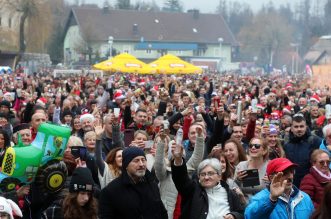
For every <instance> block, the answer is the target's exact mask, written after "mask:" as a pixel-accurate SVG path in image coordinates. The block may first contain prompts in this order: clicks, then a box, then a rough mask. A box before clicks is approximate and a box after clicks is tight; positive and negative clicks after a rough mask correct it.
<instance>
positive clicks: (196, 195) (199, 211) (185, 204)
mask: <svg viewBox="0 0 331 219" xmlns="http://www.w3.org/2000/svg"><path fill="white" fill-rule="evenodd" d="M171 171H172V180H173V181H174V183H175V185H176V188H177V190H178V192H179V193H180V194H181V197H182V213H181V216H180V218H181V219H206V218H207V216H208V211H209V205H208V196H207V192H206V190H205V188H203V187H202V186H201V185H200V183H198V182H197V181H195V180H191V179H189V177H188V173H187V168H186V164H185V162H184V161H183V164H182V165H181V166H175V165H174V163H173V162H172V165H171ZM220 184H221V186H222V187H223V188H224V189H225V190H226V192H227V198H228V202H229V207H230V214H232V215H233V216H234V217H235V218H236V219H241V218H243V215H242V213H243V211H244V207H243V206H242V205H241V203H240V200H239V197H238V196H237V194H236V193H235V192H234V191H232V190H230V189H229V186H228V184H227V183H226V182H223V181H221V182H220ZM221 216H222V215H220V218H222V217H221Z"/></svg>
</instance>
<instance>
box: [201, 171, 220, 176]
mask: <svg viewBox="0 0 331 219" xmlns="http://www.w3.org/2000/svg"><path fill="white" fill-rule="evenodd" d="M215 174H217V173H216V172H207V173H200V174H199V176H200V177H206V176H208V177H212V176H214V175H215Z"/></svg>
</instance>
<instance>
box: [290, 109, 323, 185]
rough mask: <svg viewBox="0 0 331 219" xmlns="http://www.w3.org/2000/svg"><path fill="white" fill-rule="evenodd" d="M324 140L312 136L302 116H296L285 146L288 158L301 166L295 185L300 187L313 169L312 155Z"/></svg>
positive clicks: (297, 170) (297, 171)
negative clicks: (303, 179) (301, 182)
mask: <svg viewBox="0 0 331 219" xmlns="http://www.w3.org/2000/svg"><path fill="white" fill-rule="evenodd" d="M321 141H322V139H321V138H319V137H318V136H315V135H312V134H311V132H310V130H309V128H308V127H307V124H306V120H305V118H304V116H303V115H302V114H295V115H294V116H293V122H292V125H291V130H290V136H289V141H288V142H286V143H285V145H284V151H285V155H286V157H287V158H288V159H289V160H290V161H292V162H294V163H296V164H298V165H299V167H298V168H297V169H296V172H295V175H294V185H296V186H297V187H299V185H300V181H301V180H302V178H303V177H304V176H305V175H306V174H307V173H309V169H310V167H311V164H310V154H311V153H312V151H313V150H315V149H318V148H319V146H320V145H321Z"/></svg>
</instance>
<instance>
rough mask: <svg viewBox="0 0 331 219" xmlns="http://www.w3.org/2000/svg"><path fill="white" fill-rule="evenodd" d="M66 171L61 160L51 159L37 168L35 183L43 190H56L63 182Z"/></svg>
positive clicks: (51, 191) (61, 186) (60, 187)
mask: <svg viewBox="0 0 331 219" xmlns="http://www.w3.org/2000/svg"><path fill="white" fill-rule="evenodd" d="M67 172H68V171H67V167H66V165H65V163H64V162H63V161H56V160H53V161H51V162H49V163H47V164H46V165H45V166H43V167H42V168H40V169H39V172H38V173H37V176H36V179H35V180H36V184H37V186H38V187H39V188H40V189H42V190H44V192H50V193H54V192H58V191H59V190H61V189H62V188H63V186H64V184H65V181H66V178H67Z"/></svg>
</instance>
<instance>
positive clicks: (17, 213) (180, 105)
mask: <svg viewBox="0 0 331 219" xmlns="http://www.w3.org/2000/svg"><path fill="white" fill-rule="evenodd" d="M0 80H1V90H0V126H1V129H0V162H1V163H2V162H3V159H4V156H5V153H6V150H7V149H8V148H9V147H15V145H17V144H18V142H19V141H21V142H22V143H23V144H24V145H30V144H31V142H32V141H33V140H34V138H35V137H36V134H37V132H38V127H39V126H40V124H42V123H44V122H51V123H55V124H58V125H62V126H68V127H70V128H71V130H72V131H71V136H70V138H69V141H68V144H67V149H66V151H65V153H64V157H63V161H61V162H63V163H64V164H65V165H66V169H67V173H66V175H67V179H66V183H65V186H64V188H63V189H61V191H58V192H55V193H54V192H45V189H44V188H40V185H38V184H36V183H31V184H29V185H20V186H17V187H16V188H15V190H13V191H10V192H3V193H2V196H3V197H1V198H0V218H10V219H12V218H14V217H15V218H21V217H22V218H29V219H38V218H43V219H60V218H65V219H69V218H71V219H76V218H80V219H85V218H86V219H87V218H89V219H93V218H95V219H96V218H100V219H110V218H112V219H113V218H119V219H125V218H127V219H136V218H145V219H146V218H150V219H157V218H160V219H167V218H169V219H178V218H181V219H194V218H196V219H204V218H205V219H216V218H224V219H241V218H252V219H255V218H291V219H298V218H300V219H306V218H307V219H308V218H312V219H328V218H331V195H330V194H331V184H330V183H331V174H330V167H331V165H330V156H331V105H330V103H331V101H330V97H331V91H330V90H329V87H312V84H310V83H309V79H304V78H296V77H295V76H286V75H285V76H284V75H276V76H273V75H272V74H271V75H267V76H241V75H236V74H203V75H134V74H114V75H110V76H104V77H102V78H98V77H94V76H90V75H88V74H87V75H84V76H80V77H58V78H54V77H52V76H51V75H48V74H33V75H24V74H18V73H12V74H3V75H1V76H0ZM78 146H79V147H83V148H85V149H86V150H85V152H84V154H82V153H80V156H78V157H76V156H74V154H73V153H72V148H77V147H78Z"/></svg>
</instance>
